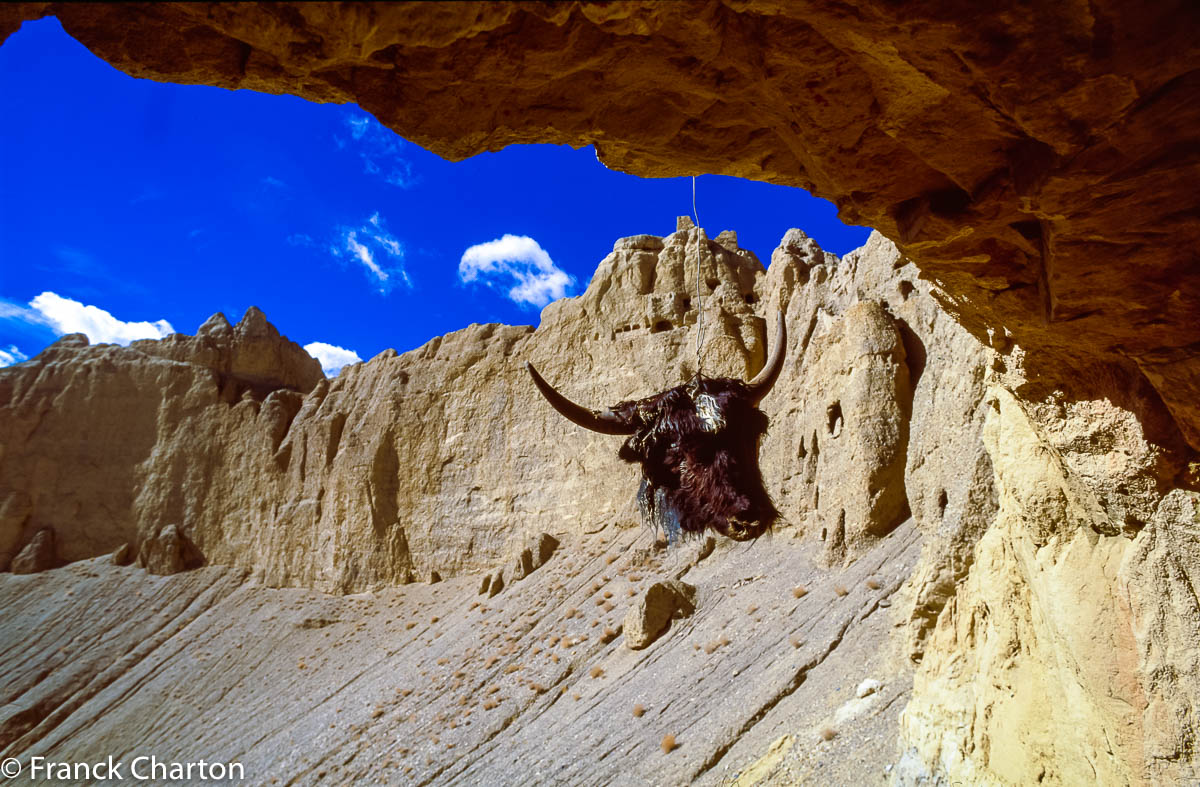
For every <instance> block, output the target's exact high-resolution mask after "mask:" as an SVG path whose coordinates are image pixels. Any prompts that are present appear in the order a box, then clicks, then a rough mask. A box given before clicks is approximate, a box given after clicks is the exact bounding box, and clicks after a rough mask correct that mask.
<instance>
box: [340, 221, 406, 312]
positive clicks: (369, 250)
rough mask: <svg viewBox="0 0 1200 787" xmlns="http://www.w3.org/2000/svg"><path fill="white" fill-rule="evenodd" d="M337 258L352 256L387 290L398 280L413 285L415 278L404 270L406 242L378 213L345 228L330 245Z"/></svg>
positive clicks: (384, 290) (381, 288)
mask: <svg viewBox="0 0 1200 787" xmlns="http://www.w3.org/2000/svg"><path fill="white" fill-rule="evenodd" d="M329 251H330V252H331V253H332V254H333V256H335V257H339V258H343V257H345V256H349V258H350V259H351V260H353V261H355V262H357V263H358V264H360V265H362V266H363V267H364V268H365V269H366V270H367V273H368V275H369V276H370V278H372V279H373V280H374V281H375V282H376V283H377V285H378V288H379V291H380V292H383V293H386V292H387V291H388V290H390V289H391V288H392V287H393V286H394V285H395V283H396V282H397V281H399V282H401V283H402V284H404V286H406V287H408V288H410V289H411V288H412V286H413V283H412V279H410V278H409V276H408V271H406V270H405V269H404V244H403V243H401V242H400V240H399V239H398V238H396V236H395V235H392V233H390V232H388V229H387V227H386V226H385V222H384V220H383V219H382V218H380V216H379V212H378V211H376V212H375V213H373V214H371V217H370V218H369V219H367V221H366V223H365V224H363V225H362V226H361V227H342V228H340V229H339V230H338V238H337V241H336V242H335V243H333V244H332V245H331V246H330V247H329Z"/></svg>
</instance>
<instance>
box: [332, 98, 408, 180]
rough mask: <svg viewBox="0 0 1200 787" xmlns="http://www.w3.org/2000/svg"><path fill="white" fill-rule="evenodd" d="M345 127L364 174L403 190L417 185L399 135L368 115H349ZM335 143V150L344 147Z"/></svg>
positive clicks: (340, 142)
mask: <svg viewBox="0 0 1200 787" xmlns="http://www.w3.org/2000/svg"><path fill="white" fill-rule="evenodd" d="M346 125H347V126H348V127H349V129H350V136H351V137H352V138H353V139H354V142H355V143H356V145H355V149H356V151H357V153H358V156H359V158H360V159H362V163H363V171H364V172H366V173H367V174H368V175H377V176H379V177H381V178H383V180H384V181H385V182H387V183H389V184H391V185H393V186H398V187H400V188H402V189H407V188H410V187H412V186H414V185H416V183H417V181H418V178H416V177H415V176H414V175H413V171H412V164H410V163H409V162H408V160H407V159H405V158H404V156H403V155H402V152H403V150H404V146H405V142H404V140H403V139H401V138H400V136H399V135H398V134H396V133H395V132H394V131H392V130H391V129H388V128H384V127H383V125H381V124H380V123H379V121H377V120H376V119H375V118H373V117H371V116H369V115H351V116H350V117H348V118H346ZM334 139H335V142H337V146H338V149H344V148H345V147H346V143H345V142H344V141H343V140H341V139H340V138H337V137H335V138H334Z"/></svg>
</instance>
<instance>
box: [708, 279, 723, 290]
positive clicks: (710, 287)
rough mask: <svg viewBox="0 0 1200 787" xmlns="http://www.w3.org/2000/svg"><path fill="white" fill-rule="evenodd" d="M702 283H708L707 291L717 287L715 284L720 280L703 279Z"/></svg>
mask: <svg viewBox="0 0 1200 787" xmlns="http://www.w3.org/2000/svg"><path fill="white" fill-rule="evenodd" d="M704 283H705V284H707V285H708V291H709V292H712V291H713V290H715V289H716V288H717V285H718V284H720V283H721V282H719V281H718V280H716V279H705V280H704Z"/></svg>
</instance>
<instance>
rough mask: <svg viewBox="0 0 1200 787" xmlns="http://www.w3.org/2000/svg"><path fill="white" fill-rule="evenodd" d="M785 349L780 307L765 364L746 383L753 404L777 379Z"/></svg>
mask: <svg viewBox="0 0 1200 787" xmlns="http://www.w3.org/2000/svg"><path fill="white" fill-rule="evenodd" d="M786 349H787V328H786V327H785V326H784V322H783V310H782V309H780V311H779V322H778V324H777V326H776V328H775V342H774V343H773V344H772V345H771V355H770V356H769V357H768V358H767V364H766V366H764V367H763V368H762V371H761V372H759V373H758V374H757V375H755V377H754V379H753V380H751V381H750V382H748V383H746V385H747V387H749V388H750V398H751V400H752V401H753V402H754V403H755V404H758V403H759V401H761V400H762V398H763V397H764V396H766V395H767V393H768V392H769V391H770V390H771V386H773V385H774V384H775V381H776V380H777V379H779V373H780V372H781V371H783V354H784V351H785V350H786Z"/></svg>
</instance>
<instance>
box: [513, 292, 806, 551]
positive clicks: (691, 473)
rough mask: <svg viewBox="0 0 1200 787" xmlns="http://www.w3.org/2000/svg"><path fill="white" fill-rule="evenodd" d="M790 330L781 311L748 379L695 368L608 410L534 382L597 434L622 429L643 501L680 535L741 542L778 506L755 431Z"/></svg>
mask: <svg viewBox="0 0 1200 787" xmlns="http://www.w3.org/2000/svg"><path fill="white" fill-rule="evenodd" d="M786 343H787V332H786V329H785V328H784V324H783V314H782V313H781V314H780V315H779V323H778V328H777V329H776V331H775V342H774V344H773V346H772V347H771V354H770V357H769V358H768V359H767V364H766V366H764V367H763V370H762V371H761V372H759V373H758V375H757V376H756V377H755V378H754V379H753V380H751V381H750V382H748V383H745V382H742V381H741V380H735V379H733V378H730V377H705V376H703V375H697V376H696V377H695V378H694V379H692V380H691V381H690V382H688V383H685V384H684V385H680V386H676V387H675V388H671V389H670V390H667V391H663V392H662V393H659V394H655V395H654V396H648V397H646V398H645V399H636V400H633V401H628V402H621V403H620V404H617V405H614V406H613V407H610V408H608V409H605V410H589V409H587V408H585V407H581V406H580V405H577V404H575V403H574V402H572V401H571V400H570V399H568V398H566V397H565V396H563V395H562V394H560V393H559V392H558V391H556V390H554V388H553V387H552V386H551V385H550V384H549V383H547V382H546V381H545V380H543V379H542V376H541V375H540V374H538V372H537V369H534V368H533V364H531V363H528V362H527V363H526V364H525V368H526V369H528V370H529V374H530V376H532V377H533V383H534V385H536V386H537V387H538V390H539V391H541V392H542V396H544V397H546V400H547V401H548V402H550V406H551V407H553V408H554V409H555V410H557V411H558V412H559V413H560V414H561V415H563V416H564V417H565V418H566V419H567V420H569V421H572V422H573V423H576V424H578V425H579V426H582V427H584V428H585V429H591V430H592V431H594V432H600V433H602V434H612V435H625V436H626V439H625V444H624V445H622V446H621V450H620V453H619V454H618V455H619V456H620V457H621V458H622V459H624V460H625V461H626V462H636V463H637V464H640V465H641V467H642V485H641V488H640V489H639V490H638V504H639V506H640V507H641V510H642V515H643V516H644V517H645V518H646V521H647V522H648V523H649V524H651V525H652V526H656V527H661V528H662V529H663V530H665V531H666V533H667V536H668V538H669V539H670V540H671V541H672V542H673V541H674V540H675V538H676V536H678V535H679V534H680V533H681V532H682V533H684V534H699V533H702V532H703V531H704V529H705V528H712V529H713V530H715V531H717V532H718V533H721V534H722V535H724V536H728V537H729V538H732V539H734V540H736V541H748V540H750V539H754V538H758V536H760V535H762V534H763V533H764V532H765V531H766V530H767V529H769V528H770V527H771V525H772V524H774V522H775V520H776V519H777V518H778V517H779V512H778V511H777V510H776V509H775V505H774V504H773V503H772V502H771V497H770V495H768V494H767V490H766V489H765V488H764V486H763V481H762V474H761V473H760V472H759V469H758V438H759V437H760V436H762V435H763V433H765V432H766V431H767V417H766V416H765V415H763V414H762V413H761V412H760V411H759V409H758V403H759V401H760V400H761V399H762V398H763V397H764V396H766V395H767V392H768V391H770V390H771V386H772V385H774V384H775V380H776V379H777V378H778V377H779V372H780V370H781V369H782V368H783V353H784V345H785V344H786Z"/></svg>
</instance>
